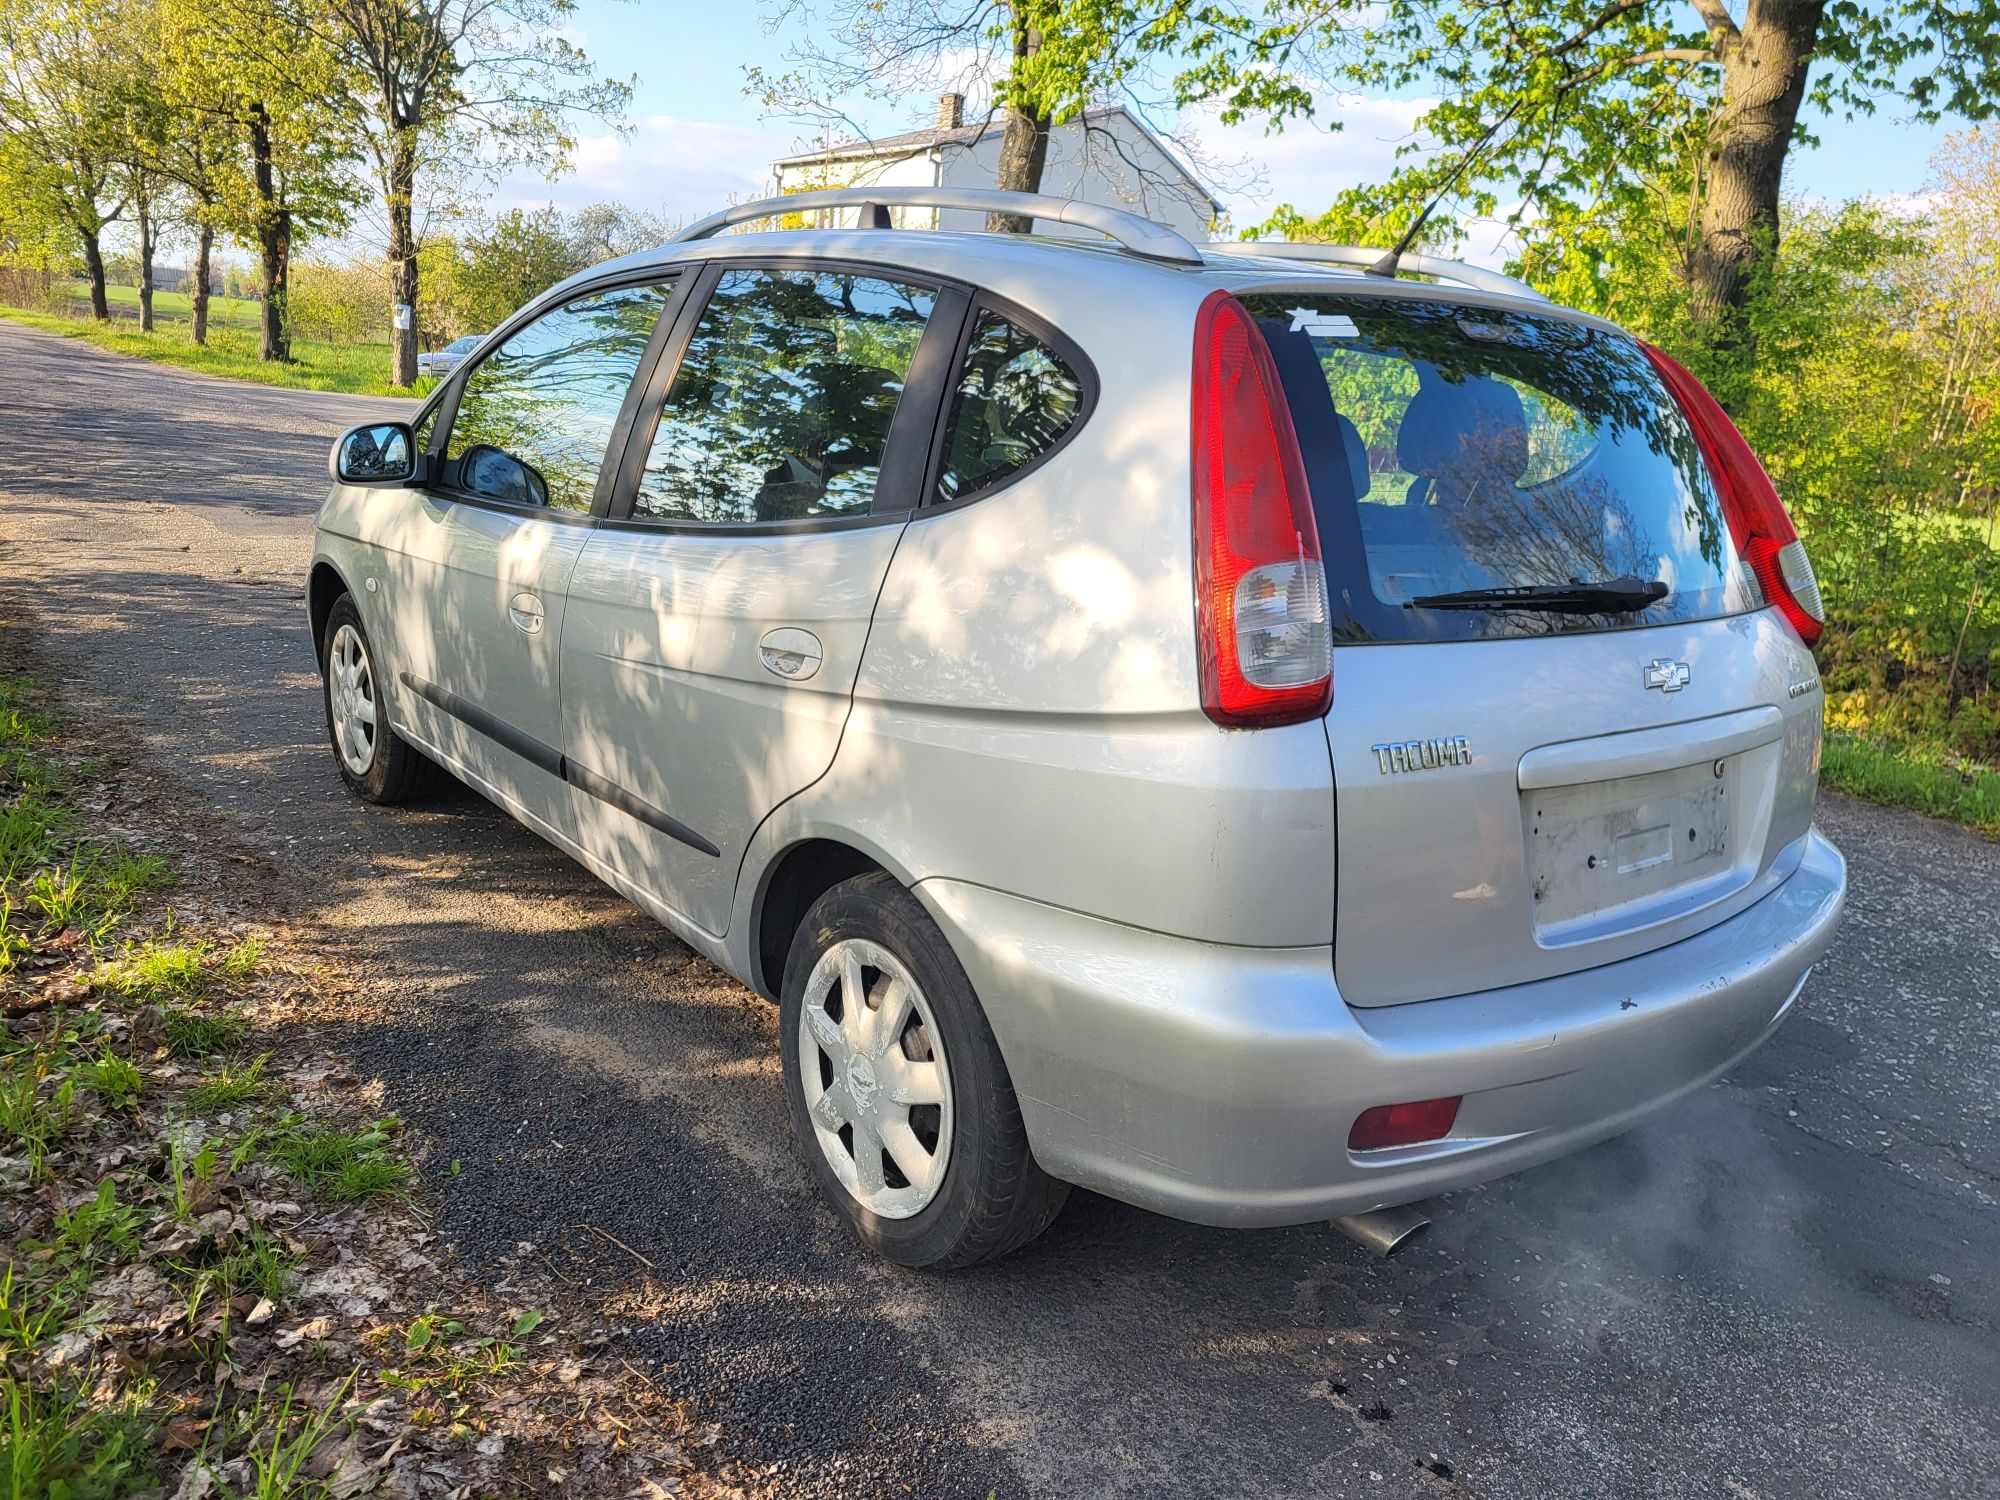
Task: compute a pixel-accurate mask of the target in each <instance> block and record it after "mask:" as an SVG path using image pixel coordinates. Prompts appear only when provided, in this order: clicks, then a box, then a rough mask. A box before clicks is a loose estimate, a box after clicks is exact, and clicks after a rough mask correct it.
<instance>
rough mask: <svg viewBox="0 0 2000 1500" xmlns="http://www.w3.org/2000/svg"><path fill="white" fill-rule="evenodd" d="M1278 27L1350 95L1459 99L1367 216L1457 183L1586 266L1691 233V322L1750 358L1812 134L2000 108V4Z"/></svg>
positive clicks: (1443, 107) (1802, 2)
mask: <svg viewBox="0 0 2000 1500" xmlns="http://www.w3.org/2000/svg"><path fill="white" fill-rule="evenodd" d="M1273 14H1274V15H1275V16H1276V17H1278V18H1279V19H1280V20H1281V21H1282V22H1283V23H1284V25H1286V26H1288V27H1289V28H1290V29H1291V32H1292V37H1291V43H1292V45H1293V47H1294V49H1295V50H1299V49H1302V50H1304V51H1306V52H1309V53H1310V54H1311V55H1312V56H1313V58H1314V60H1315V62H1316V64H1317V65H1318V66H1321V67H1323V68H1324V69H1325V70H1326V71H1327V73H1328V75H1329V76H1330V77H1332V78H1333V79H1334V80H1335V81H1336V82H1338V83H1340V84H1342V85H1345V86H1347V87H1353V88H1364V89H1391V90H1421V91H1423V92H1424V93H1426V94H1432V95H1435V96H1436V97H1437V99H1438V102H1437V103H1436V104H1435V105H1433V106H1431V107H1430V108H1428V109H1427V110H1425V111H1424V112H1423V114H1422V115H1421V116H1420V117H1419V119H1418V121H1417V131H1416V133H1415V136H1414V138H1413V140H1412V141H1411V143H1410V144H1409V145H1408V146H1407V147H1405V148H1404V149H1405V154H1406V158H1407V160H1406V164H1405V165H1404V167H1403V168H1402V169H1401V170H1400V171H1399V172H1398V173H1397V174H1396V176H1395V178H1394V179H1393V180H1392V181H1391V182H1390V183H1388V184H1386V185H1384V186H1383V187H1381V188H1379V189H1377V190H1374V191H1372V192H1364V193H1359V194H1355V195H1352V198H1351V200H1350V202H1349V203H1348V204H1347V205H1346V206H1347V207H1348V208H1349V209H1350V210H1351V209H1354V208H1363V209H1367V208H1373V209H1376V210H1382V209H1386V208H1389V207H1391V206H1395V205H1404V206H1407V205H1408V204H1410V203H1420V202H1425V201H1428V200H1429V199H1431V198H1432V197H1434V196H1436V195H1438V194H1439V193H1441V192H1444V191H1446V190H1447V189H1448V188H1450V187H1451V186H1452V185H1453V183H1454V181H1456V182H1457V184H1458V186H1459V187H1460V188H1461V189H1462V193H1461V196H1460V200H1459V201H1460V206H1461V207H1467V208H1471V209H1473V210H1474V211H1477V212H1480V213H1487V214H1490V213H1493V212H1495V211H1496V210H1498V209H1499V208H1500V206H1501V205H1502V203H1503V202H1506V203H1509V204H1510V205H1511V206H1510V207H1509V208H1508V210H1507V212H1508V214H1509V215H1510V217H1511V218H1512V219H1513V221H1514V222H1515V224H1516V225H1518V226H1520V227H1521V228H1522V229H1523V230H1524V232H1525V233H1526V234H1527V236H1528V238H1529V240H1530V242H1531V244H1532V243H1533V242H1534V241H1535V240H1536V239H1537V238H1538V237H1539V238H1542V239H1544V240H1553V241H1555V242H1557V243H1560V244H1563V245H1564V246H1565V248H1566V250H1567V251H1569V252H1573V253H1574V254H1576V255H1577V256H1579V257H1580V258H1581V259H1583V260H1585V261H1588V260H1589V259H1590V258H1592V257H1593V256H1599V255H1602V254H1603V253H1604V252H1605V250H1606V248H1607V240H1606V237H1605V236H1604V235H1603V234H1601V233H1594V232H1593V226H1597V225H1603V224H1607V223H1609V224H1614V225H1629V224H1634V223H1638V222H1640V221H1642V220H1645V219H1649V218H1650V219H1652V220H1654V221H1660V220H1662V219H1665V220H1666V221H1669V222H1671V221H1674V220H1679V221H1681V222H1683V223H1684V224H1685V225H1686V234H1685V253H1684V257H1683V264H1682V265H1681V267H1680V268H1679V270H1680V274H1681V275H1682V278H1683V279H1684V281H1685V282H1686V285H1687V288H1688V294H1689V307H1690V310H1691V312H1692V313H1693V315H1694V316H1695V317H1696V319H1697V320H1698V321H1699V322H1701V323H1702V324H1703V325H1704V327H1705V329H1706V330H1707V331H1706V334H1705V337H1706V339H1707V340H1708V342H1710V343H1711V344H1713V345H1715V346H1717V347H1720V348H1722V349H1724V350H1727V351H1730V352H1732V353H1733V354H1736V355H1737V356H1739V357H1744V358H1747V357H1748V356H1749V355H1750V354H1751V353H1753V352H1754V341H1753V339H1752V336H1751V329H1750V323H1749V318H1748V314H1747V309H1748V305H1749V301H1750V298H1751V290H1752V285H1753V279H1754V275H1755V272H1756V270H1757V267H1758V265H1759V264H1760V263H1761V262H1762V261H1764V260H1766V259H1768V258H1769V257H1770V256H1771V255H1772V254H1773V253H1774V251H1775V250H1776V248H1777V244H1778V239H1779V234H1780V229H1781V225H1780V212H1779V209H1780V193H1781V188H1782V184H1783V175H1784V166H1785V162H1786V159H1787V156H1788V154H1789V152H1790V151H1791V149H1792V147H1793V146H1794V145H1795V144H1797V143H1799V142H1800V141H1802V140H1807V139H1810V134H1809V124H1810V121H1811V119H1812V118H1813V117H1814V116H1822V117H1823V116H1826V115H1847V116H1852V115H1856V114H1872V113H1874V112H1875V111H1876V110H1877V109H1878V107H1881V105H1882V104H1883V103H1884V102H1885V101H1893V107H1894V108H1895V109H1896V110H1897V111H1898V112H1900V113H1901V114H1903V115H1905V116H1907V117H1909V118H1914V119H1918V120H1936V119H1939V118H1941V117H1944V116H1947V115H1954V116H1959V117H1963V118H1967V119H1975V120H1976V119H1982V118H1985V117H1986V116H1988V115H1989V114H1991V113H1992V111H1993V110H1994V109H1995V108H1996V102H1997V101H2000V0H1967V3H1965V4H1962V5H1956V6H1950V7H1941V6H1937V5H1933V4H1931V3H1930V0H1757V3H1732V0H1500V3H1494V0H1382V3H1380V4H1379V5H1370V6H1367V7H1363V6H1362V5H1360V4H1359V3H1347V0H1341V3H1339V4H1336V5H1335V6H1333V7H1329V6H1327V5H1326V4H1324V3H1323V0H1274V4H1273ZM1233 76H1234V75H1233V74H1232V73H1230V72H1229V71H1228V70H1224V72H1223V74H1222V81H1223V82H1227V81H1229V80H1230V79H1231V78H1232V77H1233ZM1461 174H1462V175H1461ZM1547 259H1548V258H1547V257H1546V256H1545V257H1544V263H1546V261H1547Z"/></svg>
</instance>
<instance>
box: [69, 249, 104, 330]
mask: <svg viewBox="0 0 2000 1500" xmlns="http://www.w3.org/2000/svg"><path fill="white" fill-rule="evenodd" d="M97 233H98V232H97V231H96V230H95V229H79V230H78V231H77V232H76V237H77V238H78V239H80V240H82V241H83V270H84V275H85V276H87V277H88V278H89V280H90V315H91V316H92V317H93V318H95V319H97V321H98V322H100V323H109V322H110V321H111V298H110V296H109V295H108V294H107V293H106V292H105V290H104V247H103V246H102V245H100V244H98V242H97Z"/></svg>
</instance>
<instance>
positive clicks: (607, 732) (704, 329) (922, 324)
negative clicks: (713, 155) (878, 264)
mask: <svg viewBox="0 0 2000 1500" xmlns="http://www.w3.org/2000/svg"><path fill="white" fill-rule="evenodd" d="M690 301H691V304H692V306H691V308H690V311H689V313H688V314H687V315H686V316H685V317H684V318H683V319H682V323H681V327H680V328H679V329H677V330H676V333H675V340H674V341H675V342H676V343H677V344H678V345H679V346H680V347H679V349H677V350H675V351H673V352H671V353H670V354H669V356H668V357H667V358H666V359H664V360H663V361H662V371H661V374H660V376H659V377H658V378H657V379H656V382H655V383H656V385H657V387H658V388H659V394H658V395H657V396H656V398H655V399H654V400H653V402H651V403H650V404H649V409H647V410H643V411H642V412H641V413H640V414H639V416H638V417H637V418H636V419H635V421H634V423H633V427H632V436H631V438H630V440H629V443H628V450H627V457H626V461H625V465H624V469H623V473H622V477H621V480H620V486H619V491H618V493H617V495H616V497H615V499H614V505H613V509H612V511H611V514H610V519H609V520H607V522H606V523H605V525H604V526H603V527H602V528H601V529H600V530H599V531H598V533H597V534H596V535H594V536H593V537H592V538H591V539H590V541H589V543H588V545H587V546H586V547H585V548H584V549H583V554H582V556H581V557H580V558H579V559H578V561H577V564H576V568H575V571H574V573H573V575H572V577H571V581H570V609H569V617H568V619H567V621H566V623H565V626H564V631H563V643H562V678H563V714H562V745H563V749H564V753H565V755H566V757H567V765H568V769H569V773H570V778H571V780H572V781H573V782H575V783H576V784H577V785H578V786H580V787H582V788H584V789H585V791H586V792H588V793H589V798H590V801H589V805H580V806H579V808H578V809H577V813H576V815H577V816H578V817H579V819H580V820H582V821H583V823H584V825H585V829H586V832H585V834H584V836H583V842H584V843H585V845H586V847H588V848H589V849H590V850H591V851H592V852H593V853H594V854H597V855H598V856H599V857H601V858H604V859H606V860H607V861H609V862H610V863H611V864H612V865H613V866H614V867H615V868H616V869H617V870H618V871H619V872H620V873H621V874H623V875H624V876H625V877H626V878H627V879H629V880H631V881H633V882H634V883H635V884H637V885H638V886H640V887H641V888H642V889H644V890H646V891H648V892H650V893H652V894H653V895H654V896H655V897H656V898H657V899H659V900H660V901H662V902H663V903H664V904H665V905H667V906H669V907H671V908H672V909H674V910H675V911H677V912H679V913H680V914H681V915H682V916H684V917H685V918H687V919H688V920H689V921H691V922H693V923H694V924H696V925H697V926H699V927H701V928H702V929H704V930H706V931H708V932H711V933H715V934H721V933H722V932H723V931H724V929H725V928H726V926H727V923H728V913H729V906H730V899H731V896H732V893H733V891H734V887H735V881H736V873H737V870H738V868H739V866H740V864H741V862H742V857H743V851H744V847H745V845H746V844H747V842H748V840H749V837H750V835H751V834H752V833H753V832H754V831H755V829H756V827H757V825H758V823H759V822H760V821H762V819H763V818H764V816H765V815H766V814H767V813H769V812H770V811H771V809H772V808H774V807H776V806H777V805H778V803H780V802H781V801H783V800H784V799H785V798H786V797H788V796H790V795H792V794H793V793H794V792H797V791H799V790H800V789H802V788H803V787H805V786H807V785H809V784H810V783H811V782H812V781H813V780H815V779H816V778H817V777H819V776H820V775H821V774H822V773H823V772H824V771H825V770H826V768H827V766H828V765H830V764H831V763H832V760H833V753H834V750H835V747H836V746H837V745H838V743H839V740H840V733H841V728H842V726H843V724H844V723H845V722H846V717H847V712H848V706H849V703H850V701H851V697H852V694H853V689H854V678H855V672H856V669H857V667H858V666H859V664H860V660H861V651H862V646H863V643H864V642H865V640H866V638H867V634H868V624H869V619H870V616H871V614H872V612H873V609H874V605H875V598H876V595H877V593H878V592H879V591H880V588H881V583H882V578H883V575H884V573H885V572H886V571H887V569H888V565H889V560H890V558H891V556H892V555H893V554H894V552H895V549H896V543H897V538H898V537H899V535H900V534H901V531H902V528H903V525H904V522H905V521H906V519H907V516H908V514H909V511H910V510H911V508H912V507H913V506H914V505H915V504H916V501H917V496H918V490H919V488H920V486H921V478H922V471H923V468H924V465H925V461H926V459H927V457H928V454H929V448H930V441H931V436H932V433H933V431H934V428H935V424H936V420H937V409H938V404H939V401H940V399H941V393H942V388H943V383H944V373H945V370H946V368H947V367H948V365H949V363H950V359H951V356H952V353H953V351H954V349H955V347H956V344H957V340H958V338H959V335H960V331H961V325H962V323H963V318H964V312H965V308H966V305H967V298H966V296H965V294H964V293H963V292H962V291H960V290H958V289H953V288H945V287H940V286H937V285H934V284H929V283H927V282H925V281H924V280H923V278H918V277H912V276H910V275H909V274H907V273H904V272H900V271H888V270H872V269H859V268H843V267H836V266H824V267H821V266H800V265H798V264H797V263H788V264H786V265H784V266H776V265H772V266H763V265H751V264H743V263H735V262H732V263H729V264H726V265H722V266H714V267H711V268H709V269H708V271H707V272H706V273H705V275H704V276H703V278H702V282H701V285H700V286H699V287H698V288H696V289H694V295H693V296H692V297H691V298H690ZM694 307H698V308H699V313H698V315H697V314H696V313H695V312H694V311H693V308H694Z"/></svg>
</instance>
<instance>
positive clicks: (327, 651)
mask: <svg viewBox="0 0 2000 1500" xmlns="http://www.w3.org/2000/svg"><path fill="white" fill-rule="evenodd" d="M320 666H321V668H322V672H321V676H322V679H323V686H324V688H325V696H326V729H327V735H328V737H329V738H330V739H331V740H332V741H333V759H334V763H335V764H336V765H338V766H339V767H340V777H341V780H343V781H345V782H346V783H347V785H348V788H349V790H351V791H352V792H353V793H354V794H355V795H356V796H358V797H360V798H362V799H363V800H365V801H368V802H406V801H408V800H409V799H410V798H412V797H420V796H422V795H423V794H424V793H426V792H428V791H430V790H431V789H432V788H433V787H435V786H436V785H437V782H438V778H439V772H438V768H437V766H436V765H435V764H433V763H432V762H431V761H429V760H427V759H426V758H425V757H424V756H423V754H422V753H421V752H419V751H418V750H416V749H415V748H413V747H412V746H410V745H409V744H407V743H406V742H404V741H403V740H402V739H401V738H399V737H398V736H397V734H396V732H395V730H393V729H391V728H390V727H389V714H388V705H387V702H386V701H385V694H384V692H383V688H382V670H381V665H380V662H379V661H378V659H377V658H376V655H375V648H374V646H373V645H372V644H371V643H370V641H369V639H368V631H367V628H366V627H365V626H363V625H362V623H361V612H360V611H359V610H357V609H356V608H355V607H354V600H353V599H352V598H351V597H350V596H348V595H346V594H342V595H341V596H340V597H339V598H338V599H336V600H335V601H334V604H333V608H332V609H331V610H330V611H328V613H327V619H326V634H325V636H324V637H323V638H322V640H321V642H320Z"/></svg>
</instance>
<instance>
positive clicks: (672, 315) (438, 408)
mask: <svg viewBox="0 0 2000 1500" xmlns="http://www.w3.org/2000/svg"><path fill="white" fill-rule="evenodd" d="M701 271H702V268H701V267H700V266H699V265H698V264H690V263H688V262H685V261H674V262H668V263H665V264H662V265H656V266H649V267H646V268H644V269H638V270H623V271H620V272H619V273H617V274H615V275H609V276H606V277H605V278H604V279H603V280H601V281H588V282H585V283H583V284H582V285H581V286H578V287H575V288H573V289H572V290H570V291H569V292H568V293H567V294H566V295H564V296H563V297H561V298H560V299H557V300H552V301H549V302H547V303H543V302H541V301H540V300H539V299H538V300H536V301H534V302H531V303H529V304H528V305H527V306H526V307H524V308H521V309H520V310H519V311H517V312H516V313H515V314H514V315H513V316H512V317H510V318H508V319H507V320H506V321H505V322H503V323H502V324H501V325H500V326H499V327H498V328H497V329H495V330H494V332H493V333H492V334H490V335H489V336H488V338H487V340H486V343H485V346H484V347H483V348H482V349H481V350H480V351H479V356H478V358H476V359H469V360H463V361H461V362H460V363H459V364H458V365H457V366H456V367H455V368H454V369H453V370H452V371H451V372H450V373H449V374H448V375H447V376H446V377H445V378H444V381H443V383H442V384H441V385H440V386H439V387H438V389H437V390H436V391H435V392H434V393H433V394H432V396H431V398H430V400H429V401H427V402H426V403H425V404H424V405H423V406H422V407H420V408H419V409H418V412H417V416H416V418H415V420H414V421H412V423H411V424H410V425H411V427H412V429H413V430H414V429H415V427H417V426H418V425H419V424H421V423H422V422H423V421H424V420H425V418H427V417H430V416H432V415H435V416H436V418H437V420H436V422H435V423H434V425H433V426H432V428H431V437H430V441H429V442H428V443H426V444H425V445H424V452H425V453H427V454H429V455H430V456H431V459H432V463H433V470H432V472H433V473H436V474H439V475H442V474H443V472H444V468H443V463H444V454H445V448H446V445H447V444H448V443H449V441H450V438H451V429H452V427H453V425H454V424H455V423H456V422H457V421H458V403H459V397H460V395H461V394H462V393H463V392H464V389H465V382H466V381H467V380H469V379H471V377H472V372H473V371H474V370H476V369H478V368H479V366H480V365H482V364H484V363H485V362H486V360H488V359H489V358H491V357H492V356H493V355H494V354H495V353H496V352H498V350H499V349H500V347H501V346H502V345H503V344H505V343H506V342H507V340H508V339H510V338H512V337H513V336H514V335H515V334H517V333H519V332H520V331H521V330H522V329H523V328H526V327H527V326H528V325H529V324H531V323H537V322H539V321H541V320H542V319H543V318H545V317H547V316H549V315H550V314H551V313H554V312H559V311H560V310H561V309H563V308H565V307H568V306H569V305H570V304H571V303H573V302H578V301H581V300H582V299H584V298H586V297H596V296H601V295H603V294H604V293H606V292H615V291H622V290H624V289H626V288H628V287H645V286H662V285H664V286H665V287H666V289H667V303H666V306H665V307H664V308H662V309H661V310H660V316H659V319H658V321H657V322H655V323H654V325H653V331H652V333H651V334H649V335H648V336H647V339H646V347H645V348H644V350H642V351H641V352H640V355H639V363H638V366H637V368H636V369H635V370H634V371H633V374H632V379H631V381H630V382H628V383H627V385H626V387H625V396H624V399H623V400H622V401H621V402H620V403H619V407H618V415H617V417H616V418H615V419H614V420H613V422H612V424H611V437H610V440H609V441H608V442H607V443H606V445H605V449H604V457H603V458H602V459H601V460H599V462H598V466H597V483H596V485H595V486H594V487H593V489H592V490H591V500H590V508H589V509H588V510H569V509H566V508H564V507H561V506H555V505H517V504H515V503H514V502H512V501H510V500H499V499H495V498H494V497H493V496H491V495H476V494H474V493H472V492H471V491H470V490H462V489H459V488H457V487H456V486H452V485H446V484H444V483H442V482H439V483H435V484H429V485H425V486H423V488H422V491H421V492H422V493H423V494H425V495H428V496H429V497H430V498H432V499H433V500H436V501H437V502H438V503H440V504H444V505H473V506H477V507H479V508H480V509H482V510H493V511H498V512H500V513H501V514H503V515H510V516H522V517H535V518H540V519H544V520H551V521H558V522H561V523H562V524H564V525H567V526H591V527H595V526H598V525H600V524H602V522H603V520H604V517H605V513H606V511H607V510H608V509H609V506H610V502H611V496H612V494H613V487H614V484H615V476H616V466H615V465H614V463H613V459H614V457H615V456H617V455H619V454H620V453H622V451H623V449H624V446H625V442H626V438H627V436H628V435H629V434H630V432H631V430H632V421H633V418H634V415H635V412H636V411H637V408H638V405H639V403H640V401H641V400H642V399H643V394H642V393H643V392H644V391H645V389H646V383H647V381H648V380H649V379H650V377H651V374H652V371H653V368H654V366H655V365H656V364H657V362H658V360H659V357H660V352H661V350H662V349H664V348H665V347H666V345H667V343H668V342H669V341H670V339H671V338H672V336H673V331H674V329H675V328H676V327H677V326H678V324H679V321H680V319H681V318H682V316H683V315H684V313H685V311H686V307H687V303H688V300H689V299H688V289H689V287H690V286H691V285H692V284H693V283H694V282H696V281H698V280H699V279H700V277H701Z"/></svg>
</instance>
